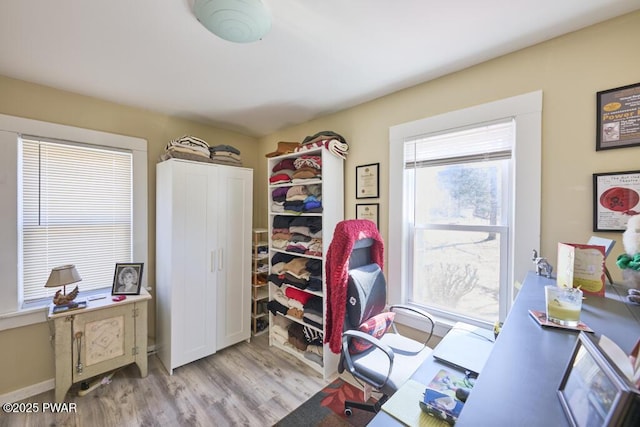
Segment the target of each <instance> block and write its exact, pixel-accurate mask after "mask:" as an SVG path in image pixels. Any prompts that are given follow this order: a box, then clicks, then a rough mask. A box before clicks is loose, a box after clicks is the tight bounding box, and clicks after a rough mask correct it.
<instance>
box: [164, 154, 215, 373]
mask: <svg viewBox="0 0 640 427" xmlns="http://www.w3.org/2000/svg"><path fill="white" fill-rule="evenodd" d="M176 167H177V172H178V173H176V175H175V180H174V186H175V188H174V191H173V211H174V217H173V225H174V227H175V229H174V232H173V236H174V245H173V251H172V259H171V260H170V262H172V263H174V281H173V283H172V287H173V292H172V296H173V301H172V311H173V313H172V315H173V318H174V321H173V328H172V329H173V330H172V334H171V335H172V343H171V346H172V349H173V350H175V352H176V353H175V354H176V357H175V360H174V362H173V365H174V366H181V365H184V364H185V363H189V362H192V361H194V360H197V359H200V358H202V357H205V356H208V355H210V354H213V353H215V351H216V347H215V343H216V327H215V325H216V305H217V304H216V299H217V292H216V278H217V277H216V271H217V265H216V248H217V230H218V229H217V227H216V224H217V222H218V214H217V206H216V200H215V199H216V192H217V188H218V187H217V184H218V178H217V177H218V168H216V167H212V166H210V165H206V164H197V163H193V162H176Z"/></svg>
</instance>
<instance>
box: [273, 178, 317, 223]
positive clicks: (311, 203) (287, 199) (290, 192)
mask: <svg viewBox="0 0 640 427" xmlns="http://www.w3.org/2000/svg"><path fill="white" fill-rule="evenodd" d="M271 212H274V213H288V214H296V215H297V214H301V213H322V186H321V185H320V184H308V185H292V186H291V187H277V188H275V189H273V191H271Z"/></svg>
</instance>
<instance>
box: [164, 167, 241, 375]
mask: <svg viewBox="0 0 640 427" xmlns="http://www.w3.org/2000/svg"><path fill="white" fill-rule="evenodd" d="M252 199H253V171H252V170H251V169H246V168H239V167H233V166H223V165H216V164H209V163H201V162H193V161H187V160H178V159H171V160H167V161H164V162H161V163H158V164H157V166H156V297H157V298H156V300H157V308H156V324H157V330H158V333H157V340H156V341H157V342H156V346H157V352H158V356H159V358H160V360H161V361H162V363H163V365H164V366H165V368H166V369H167V371H168V372H169V373H170V374H171V373H173V369H175V368H177V367H179V366H182V365H184V364H186V363H189V362H192V361H194V360H197V359H200V358H203V357H206V356H209V355H211V354H213V353H215V352H216V351H217V350H219V349H221V348H224V347H227V346H229V345H232V344H235V343H237V342H240V341H242V340H247V339H249V337H250V336H251V294H250V292H251V288H250V286H248V285H247V284H248V283H250V280H251V272H250V266H251V262H250V261H251V258H250V257H251V226H252V211H253V208H252Z"/></svg>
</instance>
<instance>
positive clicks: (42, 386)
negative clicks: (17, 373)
mask: <svg viewBox="0 0 640 427" xmlns="http://www.w3.org/2000/svg"><path fill="white" fill-rule="evenodd" d="M55 385H56V380H55V379H53V378H51V379H48V380H45V381H42V382H40V383H37V384H32V385H30V386H27V387H24V388H21V389H18V390H14V391H11V392H9V393H5V394H0V402H2V403H14V402H19V401H21V400H24V399H27V398H29V397H32V396H35V395H37V394H40V393H44V392H45V391H49V390H53V389H54V388H55Z"/></svg>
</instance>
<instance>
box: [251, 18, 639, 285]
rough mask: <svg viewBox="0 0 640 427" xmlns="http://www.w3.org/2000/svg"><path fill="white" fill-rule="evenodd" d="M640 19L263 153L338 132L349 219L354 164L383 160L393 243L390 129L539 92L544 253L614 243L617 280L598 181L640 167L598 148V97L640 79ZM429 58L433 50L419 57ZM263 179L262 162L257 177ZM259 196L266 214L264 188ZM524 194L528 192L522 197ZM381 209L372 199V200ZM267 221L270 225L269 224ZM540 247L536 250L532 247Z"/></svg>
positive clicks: (310, 126)
mask: <svg viewBox="0 0 640 427" xmlns="http://www.w3.org/2000/svg"><path fill="white" fill-rule="evenodd" d="M639 39H640V12H635V13H632V14H628V15H625V16H623V17H621V18H618V19H614V20H611V21H608V22H605V23H603V24H600V25H596V26H593V27H590V28H587V29H584V30H582V31H577V32H574V33H571V34H568V35H566V36H563V37H559V38H557V39H554V40H551V41H549V42H546V43H542V44H539V45H536V46H534V47H531V48H527V49H523V50H521V51H518V52H516V53H513V54H510V55H506V56H503V57H501V58H497V59H495V60H491V61H488V62H486V63H483V64H480V65H477V66H474V67H471V68H468V69H466V70H463V71H460V72H457V73H453V74H449V75H447V76H445V77H442V78H440V79H437V80H434V81H430V82H427V83H424V84H421V85H418V86H415V87H412V88H410V89H407V90H404V91H400V92H397V93H394V94H392V95H389V96H386V97H383V98H379V99H377V100H374V101H372V102H368V103H366V104H362V105H359V106H357V107H355V108H351V109H349V110H345V111H342V112H339V113H336V114H333V115H330V116H326V117H323V118H319V119H317V120H314V121H311V122H308V123H304V124H302V125H299V126H295V127H291V128H288V129H286V130H283V131H281V132H278V133H277V134H274V135H270V136H269V137H266V138H263V139H262V140H261V151H262V152H261V156H263V155H264V153H266V152H269V151H272V150H273V148H274V147H275V141H295V140H298V141H301V140H302V139H303V138H304V137H305V136H306V135H311V134H314V133H316V132H318V131H320V130H333V131H335V132H337V133H339V134H341V135H343V136H344V137H345V138H346V139H347V141H348V142H349V144H350V154H349V156H348V158H347V161H346V163H345V209H346V211H345V217H346V218H354V217H355V204H356V202H357V201H356V198H355V194H354V192H355V190H354V188H355V182H354V181H355V167H356V166H357V165H362V164H368V163H376V162H379V163H380V171H381V177H380V182H381V189H380V195H381V196H380V200H379V202H380V222H381V227H380V228H381V232H382V235H383V237H384V238H386V237H387V229H388V226H387V221H388V219H389V216H388V208H389V206H388V200H389V191H390V189H389V188H388V185H387V184H386V183H387V182H388V174H389V163H388V140H389V127H391V126H394V125H398V124H401V123H405V122H409V121H413V120H417V119H422V118H425V117H429V116H433V115H436V114H440V113H445V112H449V111H454V110H458V109H461V108H465V107H469V106H474V105H478V104H482V103H485V102H489V101H494V100H498V99H502V98H507V97H510V96H514V95H519V94H523V93H527V92H532V91H536V90H542V91H543V116H542V119H543V131H542V138H543V140H542V215H541V217H542V224H541V230H542V236H541V248H539V249H540V250H541V253H542V255H543V256H546V257H548V258H549V260H550V261H551V262H552V264H554V265H555V264H556V262H555V259H556V247H557V243H558V242H561V241H562V242H586V241H587V240H588V239H589V237H590V236H591V235H592V234H597V235H599V236H601V237H606V238H610V239H615V240H617V243H616V247H615V248H614V252H613V253H612V255H610V257H609V260H608V262H607V266H608V268H609V270H610V271H611V273H612V275H613V276H614V281H615V280H620V279H621V277H622V276H621V274H620V270H619V269H618V268H617V267H616V265H615V259H616V257H617V256H618V254H620V251H621V250H622V241H621V240H620V237H621V236H620V233H593V232H592V184H591V182H592V174H593V173H596V172H610V171H625V170H638V169H640V147H629V148H623V149H616V150H608V151H601V152H596V151H595V127H596V124H595V110H596V105H595V102H596V92H597V91H601V90H606V89H610V88H615V87H619V86H623V85H628V84H632V83H637V82H639V81H640V74H639V73H638V70H639V69H640V55H638V53H637V52H638V46H637V41H638V40H639ZM416 54H425V55H428V52H416ZM257 173H258V174H262V175H263V176H266V174H267V171H266V164H265V162H263V163H262V164H260V170H259V171H258V172H257ZM255 190H256V192H257V194H258V195H259V196H261V198H260V199H259V200H258V201H257V202H258V203H259V205H260V206H259V209H258V212H259V213H260V218H265V217H266V185H265V183H264V182H263V183H261V187H257V188H256V189H255ZM520 196H522V195H520ZM373 201H374V202H375V200H373ZM265 221H266V220H265ZM531 249H534V248H531Z"/></svg>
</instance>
